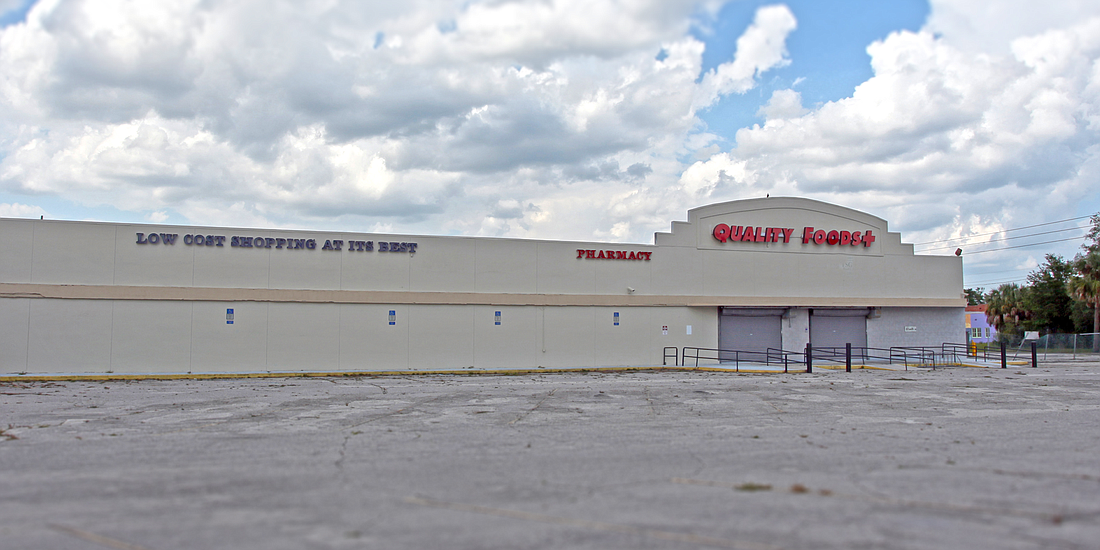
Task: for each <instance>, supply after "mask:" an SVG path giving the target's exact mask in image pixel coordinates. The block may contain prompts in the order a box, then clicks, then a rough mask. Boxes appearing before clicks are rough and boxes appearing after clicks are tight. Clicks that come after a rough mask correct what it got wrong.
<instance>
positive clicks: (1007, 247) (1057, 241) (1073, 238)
mask: <svg viewBox="0 0 1100 550" xmlns="http://www.w3.org/2000/svg"><path fill="white" fill-rule="evenodd" d="M1080 238H1081V237H1070V238H1068V239H1057V240H1054V241H1044V242H1041V243H1031V244H1021V245H1016V246H1004V247H1001V248H990V249H988V250H979V251H977V252H967V254H968V255H970V256H973V255H975V254H985V253H986V252H996V251H998V250H1009V249H1012V248H1028V247H1032V246H1039V245H1041V244H1051V243H1060V242H1065V241H1076V240H1077V239H1080Z"/></svg>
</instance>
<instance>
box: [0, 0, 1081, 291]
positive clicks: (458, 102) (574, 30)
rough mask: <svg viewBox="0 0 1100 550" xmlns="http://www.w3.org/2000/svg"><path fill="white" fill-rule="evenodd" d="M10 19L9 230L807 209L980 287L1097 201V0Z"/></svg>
mask: <svg viewBox="0 0 1100 550" xmlns="http://www.w3.org/2000/svg"><path fill="white" fill-rule="evenodd" d="M0 14H2V15H0V216H8V217H38V216H46V217H48V218H63V219H91V220H104V221H146V222H165V223H173V224H211V225H228V226H249V227H291V228H315V229H339V230H353V231H359V230H362V231H380V232H400V233H414V234H460V235H485V236H508V237H528V238H545V239H583V240H600V241H628V242H641V243H648V242H652V239H653V232H654V231H667V230H668V228H669V223H670V222H671V221H672V220H677V219H680V220H682V219H686V212H687V210H688V209H690V208H693V207H696V206H701V205H704V204H710V203H714V202H720V201H726V200H733V199H739V198H748V197H763V196H764V195H765V194H771V195H773V196H775V195H787V196H804V197H811V198H816V199H821V200H825V201H829V202H834V203H837V204H841V205H844V206H849V207H852V208H856V209H860V210H864V211H866V212H869V213H871V214H874V215H877V216H880V217H883V218H885V219H887V220H889V222H890V224H891V229H892V230H895V231H901V232H902V235H903V239H904V240H905V241H906V242H911V243H933V244H925V245H921V246H918V247H917V249H918V251H921V250H926V251H928V253H932V254H949V253H951V252H953V251H954V248H955V246H956V245H958V246H961V247H962V248H963V249H964V256H965V258H966V264H965V265H966V285H967V286H986V287H989V286H994V285H995V284H996V283H998V282H1002V281H1010V280H1022V278H1023V277H1024V276H1025V275H1026V274H1027V272H1028V271H1029V270H1030V269H1031V268H1033V267H1034V266H1035V265H1037V262H1038V261H1042V256H1043V254H1044V253H1046V252H1056V253H1060V254H1063V255H1065V256H1072V255H1073V254H1074V252H1075V251H1076V249H1077V247H1078V246H1079V245H1080V242H1081V241H1080V240H1079V239H1077V240H1074V237H1077V236H1079V235H1081V234H1082V233H1083V231H1080V230H1077V231H1059V230H1063V229H1068V228H1072V227H1078V226H1081V225H1083V224H1084V223H1085V220H1082V219H1074V218H1079V217H1081V216H1087V215H1088V214H1091V213H1093V212H1097V211H1100V3H1098V2H1095V1H1094V0H1089V1H1085V0H1053V1H1048V2H1034V1H1032V0H931V1H930V2H928V1H924V0H891V1H889V2H883V1H880V0H834V1H822V0H791V1H787V2H763V1H757V0H730V1H727V2H723V1H721V0H703V1H692V0H516V1H507V0H490V1H478V0H463V1H446V0H438V1H436V0H409V1H406V2H361V1H357V2H345V1H341V0H323V1H322V0H318V1H280V0H262V1H259V0H236V1H222V0H179V1H157V2H150V1H148V0H135V1H128V0H103V1H97V0H72V1H70V0H41V1H38V2H33V1H32V2H29V1H27V0H0ZM1060 220H1070V221H1066V222H1061V223H1050V224H1049V225H1039V224H1047V223H1048V222H1059V221H1060ZM1036 225H1039V226H1038V227H1035V228H1031V229H1027V227H1029V226H1036ZM1021 228H1023V229H1021ZM1004 230H1015V231H1009V232H1008V233H1007V234H1006V233H997V232H999V231H1004ZM1048 232H1049V233H1048ZM1035 233H1045V234H1044V235H1037V236H1034V237H1030V238H1023V236H1024V235H1030V234H1035ZM1006 237H1007V239H1006ZM948 238H961V239H960V240H956V241H950V242H946V243H944V242H942V241H943V240H944V239H948ZM1067 239H1068V240H1067ZM1045 241H1059V242H1052V243H1050V244H1046V245H1041V246H1037V247H1025V246H1022V245H1025V244H1027V243H1029V242H1045ZM1009 247H1012V248H1009ZM994 249H999V250H994ZM987 250H988V252H985V251H987Z"/></svg>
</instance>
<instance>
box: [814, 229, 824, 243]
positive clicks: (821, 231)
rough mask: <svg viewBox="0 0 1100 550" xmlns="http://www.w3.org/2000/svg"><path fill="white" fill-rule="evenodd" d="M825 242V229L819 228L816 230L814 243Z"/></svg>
mask: <svg viewBox="0 0 1100 550" xmlns="http://www.w3.org/2000/svg"><path fill="white" fill-rule="evenodd" d="M823 242H825V230H824V229H818V230H817V231H814V244H821V243H823Z"/></svg>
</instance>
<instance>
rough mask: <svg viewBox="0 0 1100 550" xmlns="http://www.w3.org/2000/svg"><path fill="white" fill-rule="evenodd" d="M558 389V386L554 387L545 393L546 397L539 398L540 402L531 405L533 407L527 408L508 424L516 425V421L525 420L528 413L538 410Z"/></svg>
mask: <svg viewBox="0 0 1100 550" xmlns="http://www.w3.org/2000/svg"><path fill="white" fill-rule="evenodd" d="M556 391H558V389H557V388H554V389H552V390H550V393H547V394H546V395H545V396H544V397H543V398H542V399H539V402H538V403H535V406H534V407H531V408H530V409H529V410H527V411H526V412H524V413H523V414H521V415H519V416H518V417H516V419H515V420H513V421H511V422H509V423H508V425H509V426H512V425H515V423H516V422H519V421H520V420H523V419H524V418H527V415H529V414H531V413H533V412H535V410H536V409H538V408H539V407H541V406H542V403H543V402H544V401H546V400H547V399H549V398H550V396H551V395H554V392H556Z"/></svg>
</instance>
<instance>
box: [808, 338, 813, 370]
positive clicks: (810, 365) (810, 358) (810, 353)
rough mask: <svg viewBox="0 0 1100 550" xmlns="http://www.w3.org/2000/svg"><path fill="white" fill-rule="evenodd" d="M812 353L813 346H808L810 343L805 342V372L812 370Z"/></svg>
mask: <svg viewBox="0 0 1100 550" xmlns="http://www.w3.org/2000/svg"><path fill="white" fill-rule="evenodd" d="M813 354H814V350H813V348H812V347H810V344H806V372H813V371H814V366H813V364H814V360H813Z"/></svg>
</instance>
